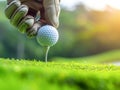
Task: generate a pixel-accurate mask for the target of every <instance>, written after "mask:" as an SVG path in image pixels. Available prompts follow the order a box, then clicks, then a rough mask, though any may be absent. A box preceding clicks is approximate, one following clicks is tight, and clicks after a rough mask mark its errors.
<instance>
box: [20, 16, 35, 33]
mask: <svg viewBox="0 0 120 90" xmlns="http://www.w3.org/2000/svg"><path fill="white" fill-rule="evenodd" d="M34 22H35V21H34V17H33V16H26V17H25V18H24V19H23V20H22V21H21V22H20V24H19V25H18V29H19V31H20V32H22V33H25V32H26V30H28V29H29V28H31V27H32V26H33V24H34Z"/></svg>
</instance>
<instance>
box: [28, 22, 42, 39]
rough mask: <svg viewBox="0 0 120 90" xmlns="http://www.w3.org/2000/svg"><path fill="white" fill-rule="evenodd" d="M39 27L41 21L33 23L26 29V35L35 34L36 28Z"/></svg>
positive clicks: (32, 35)
mask: <svg viewBox="0 0 120 90" xmlns="http://www.w3.org/2000/svg"><path fill="white" fill-rule="evenodd" d="M40 27H41V23H40V22H39V21H38V22H36V23H34V25H33V26H32V27H31V28H30V29H28V30H27V31H26V34H27V36H28V37H34V36H36V35H37V32H38V29H39V28H40Z"/></svg>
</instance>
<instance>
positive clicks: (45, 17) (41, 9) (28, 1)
mask: <svg viewBox="0 0 120 90" xmlns="http://www.w3.org/2000/svg"><path fill="white" fill-rule="evenodd" d="M59 14H60V1H59V0H7V6H6V9H5V15H6V17H7V18H8V19H10V22H11V24H13V25H14V26H15V27H17V28H18V29H19V31H20V32H23V33H26V34H27V35H28V36H29V37H32V36H36V34H37V31H38V29H39V28H40V27H41V26H43V25H46V24H49V25H52V26H54V27H55V28H57V27H58V26H59Z"/></svg>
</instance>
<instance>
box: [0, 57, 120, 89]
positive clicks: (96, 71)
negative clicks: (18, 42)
mask: <svg viewBox="0 0 120 90" xmlns="http://www.w3.org/2000/svg"><path fill="white" fill-rule="evenodd" d="M119 88H120V67H118V66H113V65H105V64H102V65H101V64H87V63H86V64H82V63H79V62H49V63H44V62H38V61H26V60H14V59H12V60H9V59H2V58H1V59H0V90H119Z"/></svg>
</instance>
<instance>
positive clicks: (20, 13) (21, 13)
mask: <svg viewBox="0 0 120 90" xmlns="http://www.w3.org/2000/svg"><path fill="white" fill-rule="evenodd" d="M27 13H28V7H27V6H26V5H21V6H20V7H19V8H18V9H17V10H16V11H15V12H14V14H13V15H12V17H11V20H10V22H11V24H13V25H14V26H16V27H17V26H18V24H19V22H20V21H21V19H22V18H23V17H25V16H26V15H27Z"/></svg>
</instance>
